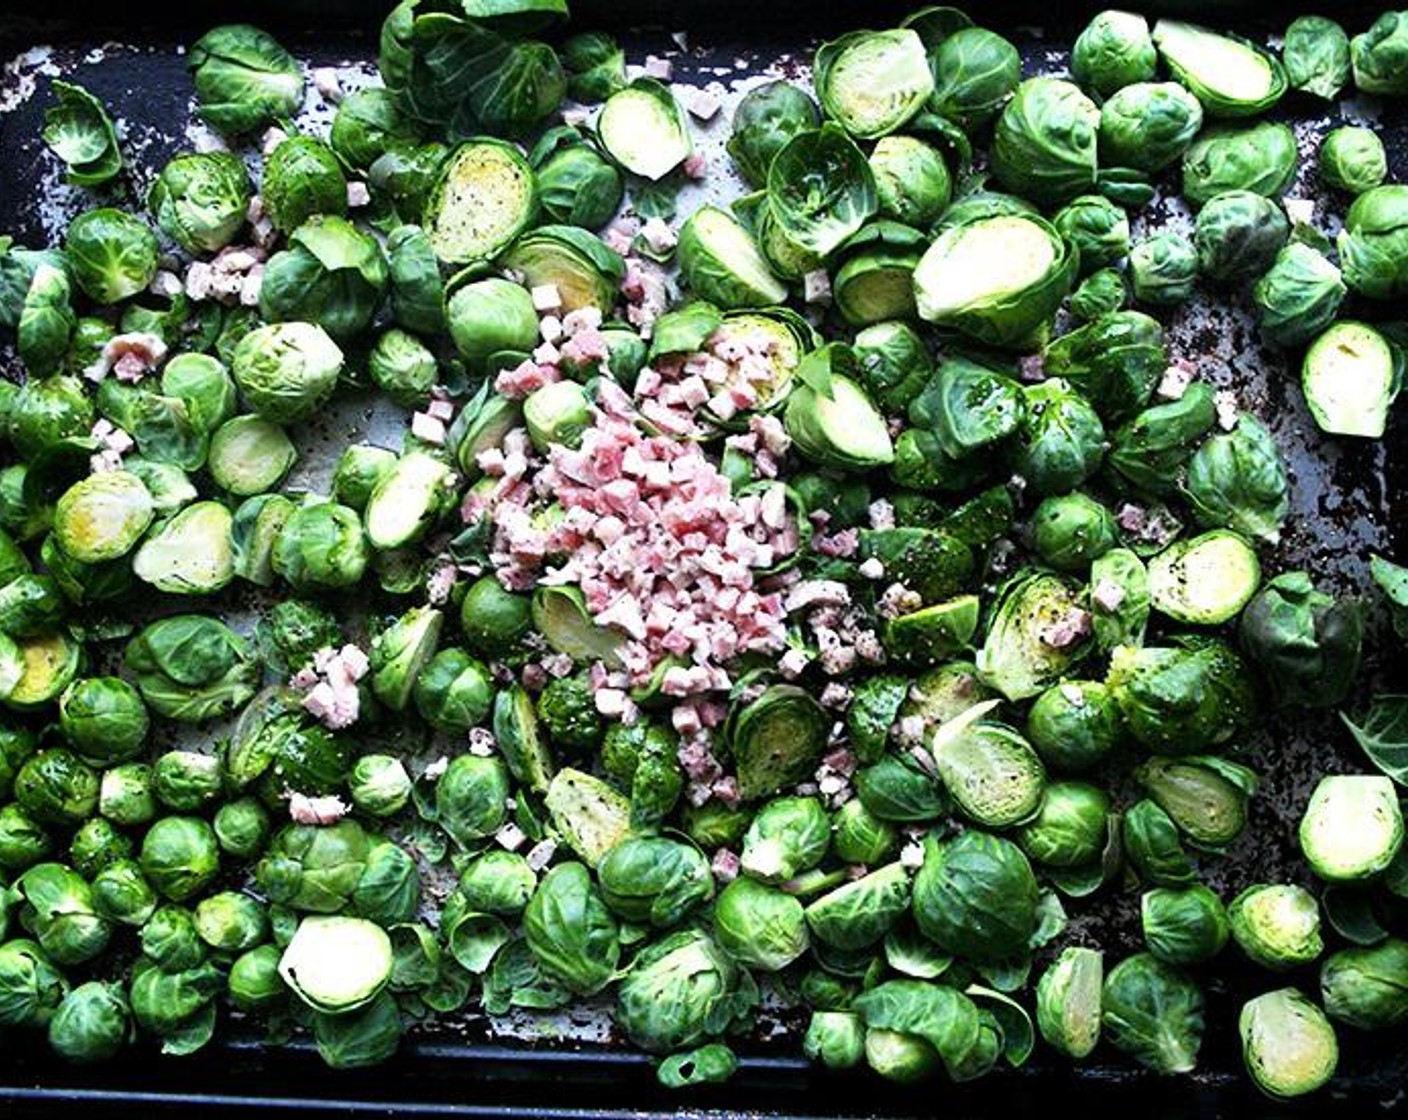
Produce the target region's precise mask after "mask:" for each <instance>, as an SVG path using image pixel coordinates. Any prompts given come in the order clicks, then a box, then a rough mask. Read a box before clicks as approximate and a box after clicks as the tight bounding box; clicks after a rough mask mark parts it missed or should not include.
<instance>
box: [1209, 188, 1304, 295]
mask: <svg viewBox="0 0 1408 1120" xmlns="http://www.w3.org/2000/svg"><path fill="white" fill-rule="evenodd" d="M1289 235H1290V223H1289V222H1288V221H1287V219H1286V214H1285V212H1284V211H1283V210H1282V209H1281V208H1280V207H1279V206H1277V205H1276V204H1275V203H1274V202H1272V201H1270V200H1269V199H1265V198H1262V197H1261V196H1260V195H1258V194H1253V193H1252V192H1251V191H1242V190H1233V191H1223V192H1222V193H1221V194H1217V195H1214V196H1213V197H1212V198H1211V199H1209V200H1208V203H1207V205H1206V206H1204V207H1203V208H1202V210H1200V211H1199V212H1198V220H1197V224H1196V225H1195V226H1194V228H1193V248H1194V249H1195V250H1196V252H1197V254H1198V275H1200V276H1202V277H1203V278H1205V279H1206V280H1208V281H1210V282H1211V283H1214V284H1220V285H1228V286H1230V285H1233V284H1241V283H1244V282H1246V281H1249V280H1253V279H1255V278H1257V277H1259V276H1262V275H1263V274H1264V273H1266V272H1267V270H1268V269H1270V267H1271V265H1272V263H1273V262H1274V261H1275V260H1276V255H1277V254H1278V253H1279V252H1280V251H1281V248H1282V246H1283V245H1285V243H1286V238H1287V237H1288V236H1289Z"/></svg>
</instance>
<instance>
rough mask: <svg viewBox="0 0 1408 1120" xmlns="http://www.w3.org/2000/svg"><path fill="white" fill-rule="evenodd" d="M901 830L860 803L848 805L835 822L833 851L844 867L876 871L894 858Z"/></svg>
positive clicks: (849, 802)
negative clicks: (865, 867)
mask: <svg viewBox="0 0 1408 1120" xmlns="http://www.w3.org/2000/svg"><path fill="white" fill-rule="evenodd" d="M898 848H899V830H898V829H897V828H895V826H894V825H893V824H891V823H890V822H888V821H883V820H881V819H880V818H879V817H877V816H875V815H874V814H873V813H871V812H870V810H869V809H867V808H866V807H865V805H864V803H862V802H860V801H848V802H846V804H844V805H842V806H841V808H840V809H838V810H837V812H836V816H835V818H834V819H833V821H832V837H831V849H832V851H833V853H834V854H835V856H836V858H837V859H839V860H841V861H842V862H844V863H851V864H864V865H866V866H869V867H875V866H878V865H879V864H882V863H884V862H885V861H886V860H887V859H889V858H891V857H892V856H893V855H895V853H896V851H897V850H898Z"/></svg>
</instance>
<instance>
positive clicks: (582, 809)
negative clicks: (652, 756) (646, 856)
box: [543, 767, 631, 867]
mask: <svg viewBox="0 0 1408 1120" xmlns="http://www.w3.org/2000/svg"><path fill="white" fill-rule="evenodd" d="M543 801H544V804H545V805H546V806H547V810H548V813H549V814H550V815H551V816H552V820H553V824H554V825H556V826H557V829H558V831H559V832H560V833H561V834H562V836H563V839H565V840H566V841H567V844H568V846H569V847H570V848H571V849H572V850H573V851H574V852H576V853H577V855H578V856H580V857H581V859H582V860H583V861H584V862H585V863H586V864H587V865H588V866H590V867H595V866H596V865H597V864H598V863H599V862H600V861H601V857H602V856H604V855H605V854H606V853H607V852H609V851H610V850H611V849H612V848H614V847H615V846H616V845H617V844H619V843H620V842H621V840H622V839H624V838H625V836H626V834H627V833H628V832H630V829H631V803H630V800H629V799H628V798H627V797H626V796H625V795H623V794H622V793H621V792H620V791H619V790H617V789H616V788H615V787H614V786H612V785H610V784H608V783H607V782H604V781H602V780H601V779H600V778H595V777H593V776H592V775H590V774H586V773H583V772H582V771H581V770H573V769H571V768H570V767H564V768H563V769H561V770H559V771H558V772H557V773H556V774H555V775H554V776H553V779H552V781H551V782H549V783H548V788H547V794H546V796H545V797H544V799H543Z"/></svg>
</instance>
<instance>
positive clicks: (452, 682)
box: [414, 649, 575, 745]
mask: <svg viewBox="0 0 1408 1120" xmlns="http://www.w3.org/2000/svg"><path fill="white" fill-rule="evenodd" d="M414 695H415V702H416V710H417V711H418V712H420V714H421V716H422V717H423V718H424V719H425V721H426V722H427V723H429V724H430V725H431V726H432V727H437V728H439V729H440V730H442V731H467V730H469V728H471V727H475V726H477V725H478V724H480V723H483V722H484V718H485V717H486V716H487V715H488V714H489V708H490V705H491V704H492V703H493V701H494V684H493V679H492V678H491V677H490V675H489V670H488V668H487V667H486V666H485V665H484V663H483V662H482V661H478V660H476V659H475V658H473V657H471V656H470V655H469V654H468V653H466V652H465V651H464V650H462V649H442V650H441V651H440V652H439V653H437V654H436V655H435V656H434V657H432V658H431V659H430V663H429V664H428V665H426V667H425V669H424V670H423V671H422V672H421V674H420V676H419V677H417V678H416V684H415V694H414ZM543 695H547V690H546V689H545V690H544V693H543ZM539 704H540V706H541V704H542V700H541V698H540V700H539ZM550 727H551V725H550ZM560 741H562V742H563V743H564V745H575V744H568V743H567V742H566V741H565V740H560Z"/></svg>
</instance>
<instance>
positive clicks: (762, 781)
mask: <svg viewBox="0 0 1408 1120" xmlns="http://www.w3.org/2000/svg"><path fill="white" fill-rule="evenodd" d="M829 724H830V720H829V717H828V716H827V715H826V713H825V712H824V711H823V710H822V708H821V706H820V705H819V704H818V703H817V702H816V700H815V699H813V698H812V697H811V695H810V694H808V693H806V692H805V691H803V690H802V689H800V688H796V687H794V686H792V685H772V686H771V687H769V688H768V689H767V690H766V691H765V692H763V693H762V695H760V696H759V697H757V699H755V700H753V701H752V702H751V703H748V704H742V705H737V706H735V707H734V708H733V710H732V711H731V712H730V713H729V720H728V723H727V725H726V727H725V734H726V735H727V738H728V741H729V744H730V746H731V748H732V750H733V755H734V759H735V762H736V763H737V767H738V784H739V790H740V792H741V794H742V796H743V798H744V799H745V800H752V799H754V798H758V797H767V796H769V795H771V794H773V793H776V792H777V791H778V790H781V789H784V788H786V787H788V786H790V785H793V784H795V783H796V782H798V781H800V780H802V779H803V778H804V777H805V776H806V775H808V774H810V773H811V772H812V770H813V769H814V768H815V767H816V763H817V761H818V760H819V759H820V758H821V755H822V752H823V750H824V749H825V747H826V737H827V734H828V730H829Z"/></svg>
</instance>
